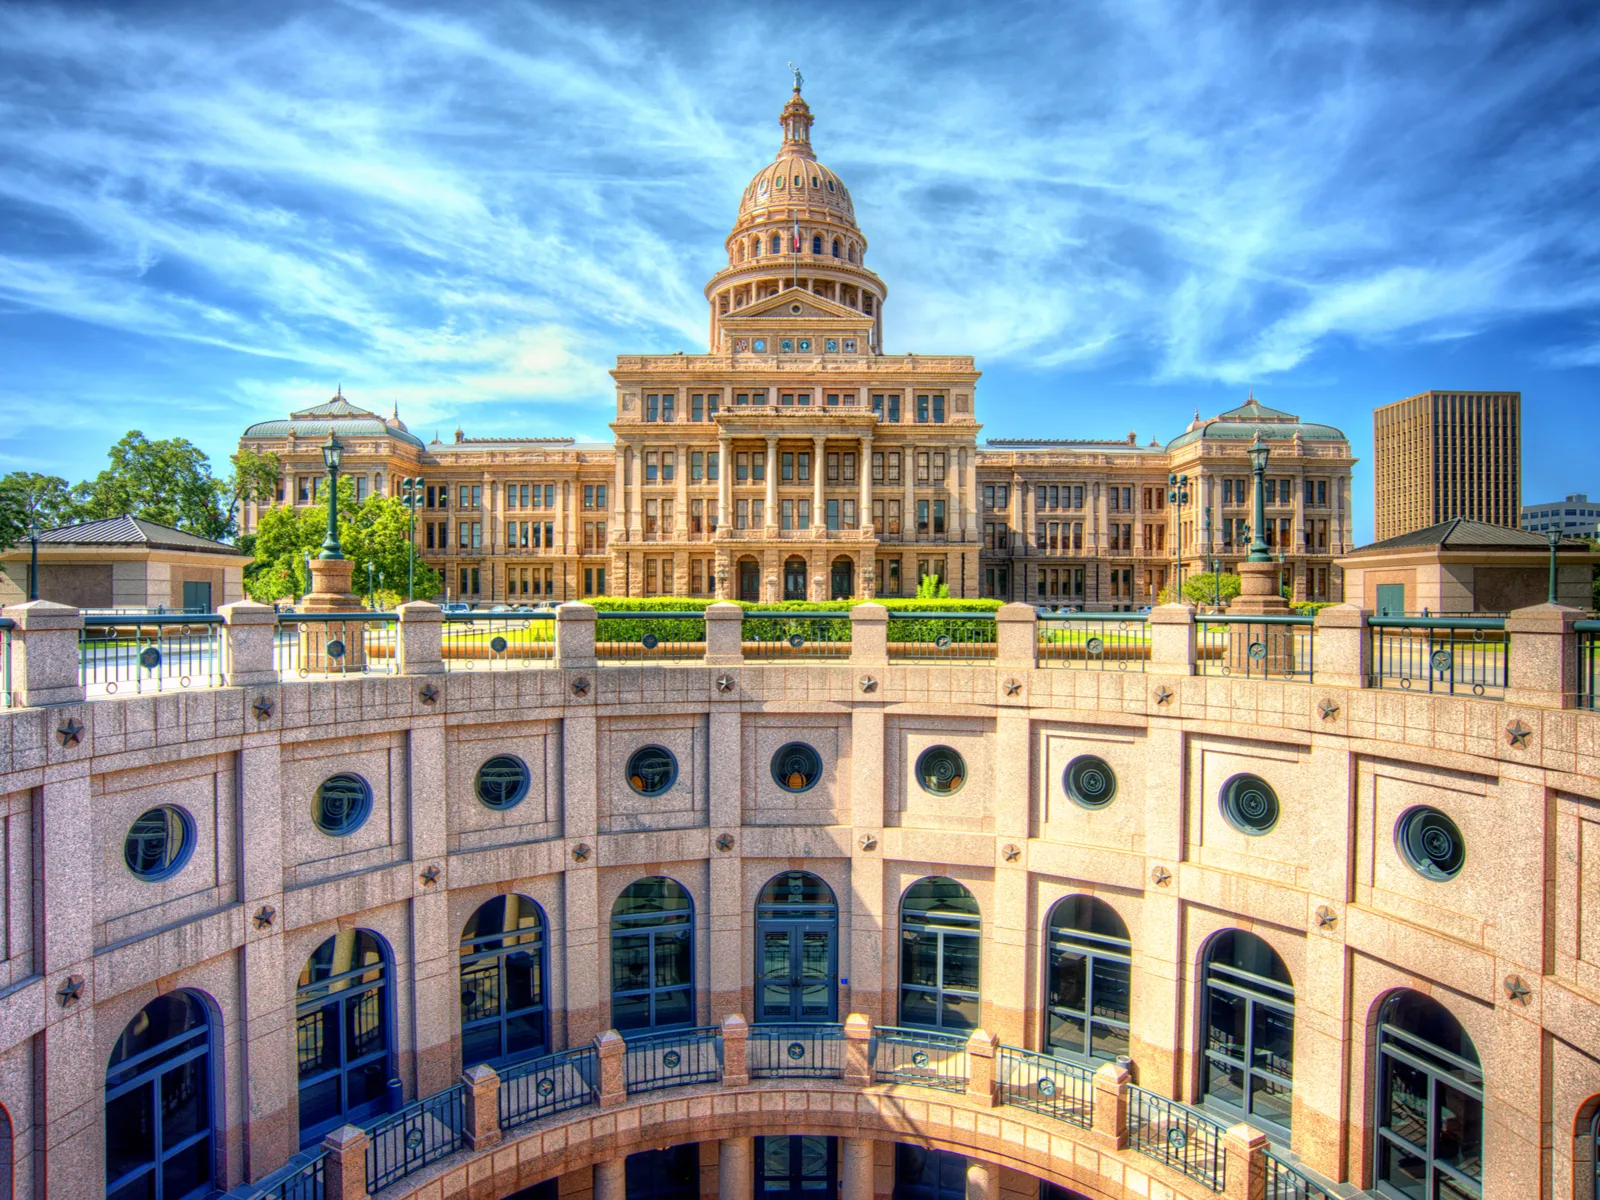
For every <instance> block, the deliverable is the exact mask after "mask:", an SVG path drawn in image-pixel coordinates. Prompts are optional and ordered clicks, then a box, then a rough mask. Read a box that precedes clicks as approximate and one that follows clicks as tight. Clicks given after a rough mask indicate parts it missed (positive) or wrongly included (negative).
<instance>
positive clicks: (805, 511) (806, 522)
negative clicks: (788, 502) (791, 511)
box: [795, 500, 811, 529]
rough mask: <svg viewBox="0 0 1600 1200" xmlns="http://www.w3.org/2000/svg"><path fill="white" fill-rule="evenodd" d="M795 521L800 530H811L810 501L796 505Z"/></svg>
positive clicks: (802, 501)
mask: <svg viewBox="0 0 1600 1200" xmlns="http://www.w3.org/2000/svg"><path fill="white" fill-rule="evenodd" d="M795 521H796V523H797V524H798V525H799V527H800V528H801V529H810V528H811V501H809V500H801V501H799V502H798V503H796V505H795Z"/></svg>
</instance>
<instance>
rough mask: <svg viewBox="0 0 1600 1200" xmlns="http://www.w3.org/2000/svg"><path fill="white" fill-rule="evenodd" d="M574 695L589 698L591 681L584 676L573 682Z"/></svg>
mask: <svg viewBox="0 0 1600 1200" xmlns="http://www.w3.org/2000/svg"><path fill="white" fill-rule="evenodd" d="M572 694H573V695H574V696H587V695H588V694H589V681H588V680H587V679H585V678H584V677H583V676H581V675H580V676H578V678H576V679H574V680H573V681H572Z"/></svg>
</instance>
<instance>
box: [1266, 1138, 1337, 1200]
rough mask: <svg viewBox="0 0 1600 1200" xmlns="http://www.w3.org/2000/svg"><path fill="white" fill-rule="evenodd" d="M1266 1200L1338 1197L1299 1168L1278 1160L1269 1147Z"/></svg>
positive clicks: (1331, 1198)
mask: <svg viewBox="0 0 1600 1200" xmlns="http://www.w3.org/2000/svg"><path fill="white" fill-rule="evenodd" d="M1266 1200H1337V1197H1336V1196H1335V1194H1334V1193H1333V1192H1330V1191H1329V1190H1328V1189H1327V1188H1325V1187H1323V1186H1322V1185H1321V1184H1320V1183H1318V1182H1317V1181H1316V1180H1314V1179H1312V1178H1311V1177H1310V1176H1309V1175H1307V1174H1305V1173H1304V1172H1303V1171H1301V1170H1299V1169H1298V1168H1297V1167H1292V1166H1290V1165H1289V1164H1288V1163H1286V1162H1284V1161H1283V1160H1282V1159H1280V1158H1277V1157H1276V1156H1275V1155H1274V1153H1273V1150H1272V1147H1271V1146H1268V1147H1267V1196H1266Z"/></svg>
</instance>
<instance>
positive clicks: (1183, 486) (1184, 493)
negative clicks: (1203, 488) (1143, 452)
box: [1167, 474, 1189, 587]
mask: <svg viewBox="0 0 1600 1200" xmlns="http://www.w3.org/2000/svg"><path fill="white" fill-rule="evenodd" d="M1167 503H1168V504H1171V505H1174V506H1176V508H1177V510H1178V536H1177V537H1175V538H1173V539H1172V557H1173V559H1174V578H1175V579H1176V580H1177V583H1178V585H1179V586H1180V587H1181V586H1182V585H1183V506H1184V505H1185V504H1187V503H1189V477H1188V476H1187V475H1178V474H1172V475H1168V476H1167Z"/></svg>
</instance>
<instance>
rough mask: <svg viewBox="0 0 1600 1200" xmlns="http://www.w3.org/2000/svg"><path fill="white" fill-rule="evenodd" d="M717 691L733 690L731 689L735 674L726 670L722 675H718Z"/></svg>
mask: <svg viewBox="0 0 1600 1200" xmlns="http://www.w3.org/2000/svg"><path fill="white" fill-rule="evenodd" d="M717 691H719V692H731V691H733V676H732V675H729V674H727V673H726V672H724V673H723V674H721V675H718V676H717Z"/></svg>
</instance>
